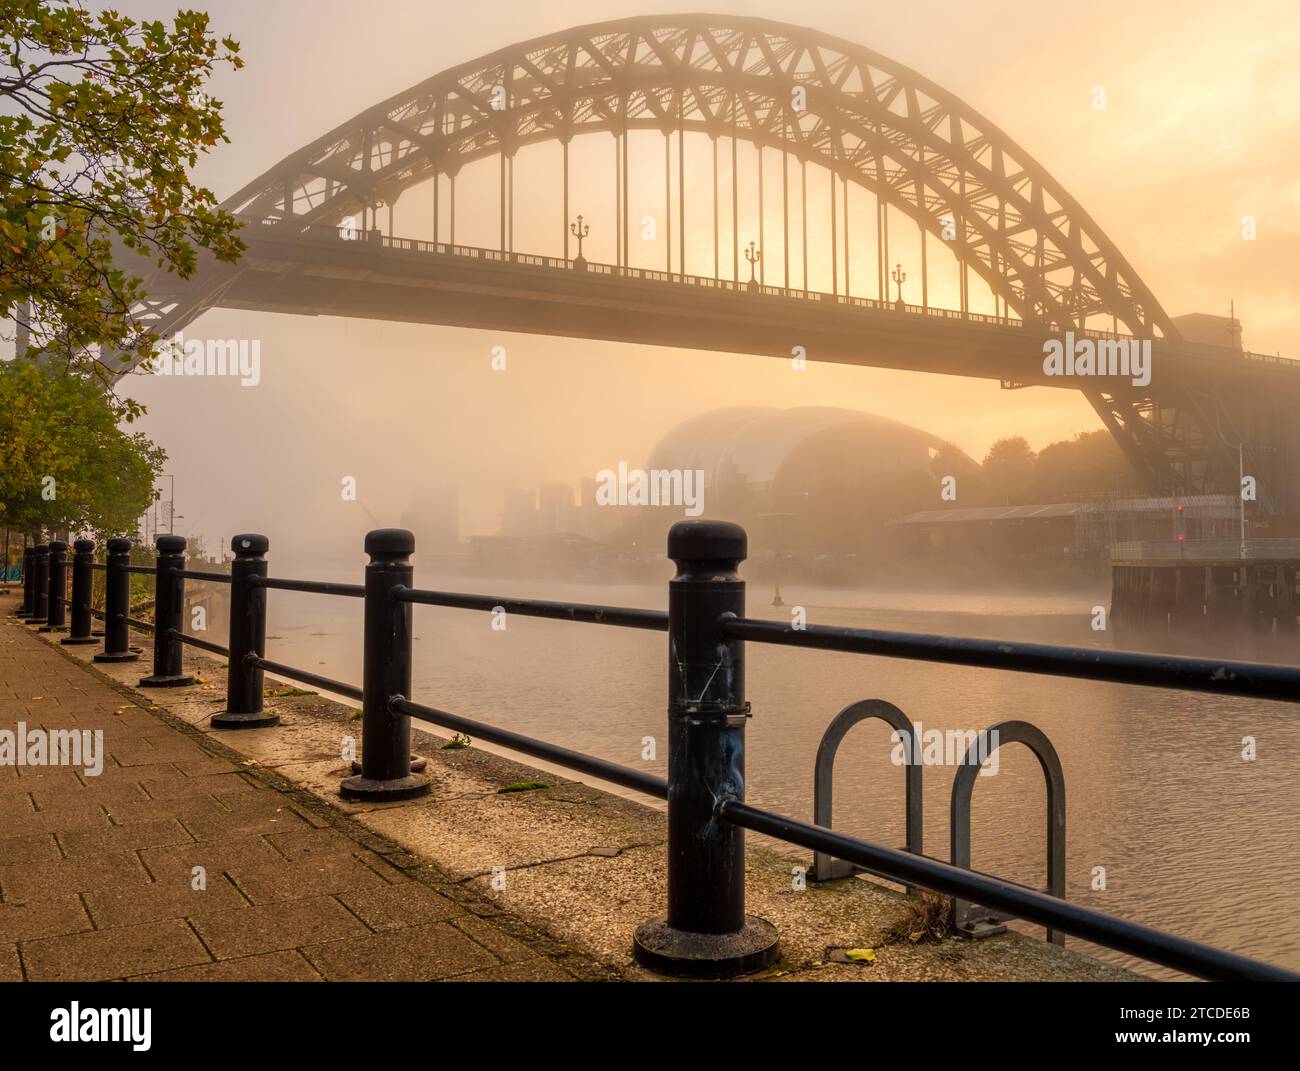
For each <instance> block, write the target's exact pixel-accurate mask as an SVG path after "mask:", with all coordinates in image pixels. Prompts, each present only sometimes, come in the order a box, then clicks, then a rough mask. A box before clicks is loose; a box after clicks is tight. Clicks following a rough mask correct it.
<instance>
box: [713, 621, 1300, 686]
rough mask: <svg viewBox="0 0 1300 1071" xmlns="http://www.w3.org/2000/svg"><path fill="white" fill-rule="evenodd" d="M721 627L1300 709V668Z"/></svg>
mask: <svg viewBox="0 0 1300 1071" xmlns="http://www.w3.org/2000/svg"><path fill="white" fill-rule="evenodd" d="M719 627H720V630H721V631H722V633H723V635H725V636H728V637H730V638H732V639H737V640H752V641H754V642H756V643H771V644H776V645H778V646H784V647H804V648H809V649H812V650H819V651H842V652H847V653H850V654H873V655H881V656H883V657H887V658H908V659H919V660H921V661H925V662H944V663H948V664H949V665H959V666H981V667H983V668H986V669H1005V670H1009V671H1011V672H1014V673H1040V674H1047V675H1049V676H1053V677H1077V678H1081V679H1084V680H1094V681H1108V682H1110V683H1112V684H1136V685H1142V686H1145V687H1148V688H1175V689H1179V690H1182V691H1193V692H1209V693H1212V694H1218V695H1236V696H1248V697H1251V698H1255V699H1276V700H1278V701H1280V702H1287V703H1296V702H1300V668H1297V667H1295V666H1284V665H1276V664H1272V663H1267V662H1230V661H1227V660H1224V659H1209V658H1187V657H1182V656H1176V655H1162V654H1142V653H1139V652H1135V651H1104V650H1102V649H1100V648H1097V647H1061V646H1054V645H1050V644H1043V643H1019V642H1014V643H1013V642H1010V641H1006V640H979V639H971V638H969V637H965V636H935V635H928V634H925V633H914V632H883V631H877V630H874V629H861V628H840V627H837V626H830V625H808V626H806V627H804V628H794V627H793V625H792V624H785V623H783V622H780V621H762V620H753V619H749V618H737V617H730V618H726V619H724V620H723V621H722V622H721V623H720V626H719Z"/></svg>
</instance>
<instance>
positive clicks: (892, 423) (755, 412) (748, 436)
mask: <svg viewBox="0 0 1300 1071" xmlns="http://www.w3.org/2000/svg"><path fill="white" fill-rule="evenodd" d="M973 465H974V462H972V461H971V460H970V459H969V458H968V457H966V455H965V454H962V453H961V451H959V450H957V449H956V447H954V446H952V444H950V443H947V442H945V441H944V440H942V439H940V438H938V437H937V436H935V435H931V434H930V433H928V432H925V431H921V430H920V429H918V428H913V427H909V426H908V425H906V424H902V423H899V422H898V421H896V420H890V419H888V418H886V417H881V416H876V415H875V414H873V413H864V412H860V411H858V410H853V409H841V408H837V407H833V406H802V407H797V408H793V409H776V408H763V407H737V408H727V409H716V410H713V411H712V412H708V413H703V414H701V415H699V416H695V417H691V418H690V419H689V420H685V421H683V422H682V423H680V424H678V425H677V426H676V427H675V428H673V429H672V430H671V431H670V432H668V433H667V434H666V435H665V436H664V437H663V438H662V439H661V440H660V441H659V443H658V445H656V446H655V448H654V450H653V451H652V452H651V454H650V457H649V460H648V464H647V468H649V469H651V470H663V469H667V470H702V471H703V473H704V489H705V491H704V515H705V516H708V517H713V518H719V519H724V520H732V521H736V522H738V523H740V524H743V525H744V526H745V527H746V529H747V530H748V532H749V536H750V554H751V557H760V556H765V555H773V554H776V555H781V556H786V555H790V556H794V557H798V558H803V559H805V560H809V561H811V560H813V559H815V558H818V557H822V556H834V557H840V556H851V555H858V554H862V553H864V552H866V551H868V550H870V549H871V547H872V546H873V545H874V544H875V542H876V539H877V535H878V533H879V531H880V530H881V529H882V528H883V527H884V526H885V525H886V524H888V523H889V522H890V521H893V520H896V519H897V518H899V517H901V516H904V515H906V514H908V513H910V512H913V511H915V510H918V509H925V508H932V507H934V506H937V505H938V504H939V498H938V496H939V478H940V476H942V475H944V474H946V473H950V472H953V471H961V470H964V469H965V468H966V467H967V466H973ZM669 514H671V516H670V515H669ZM678 519H680V512H679V511H670V510H659V509H648V510H643V511H642V520H643V522H645V523H646V524H647V525H648V527H643V528H642V529H641V535H642V537H643V538H646V539H647V540H648V541H649V542H650V544H651V545H661V543H660V540H661V538H662V531H663V530H666V529H667V527H668V526H669V525H671V524H672V523H673V521H675V520H678Z"/></svg>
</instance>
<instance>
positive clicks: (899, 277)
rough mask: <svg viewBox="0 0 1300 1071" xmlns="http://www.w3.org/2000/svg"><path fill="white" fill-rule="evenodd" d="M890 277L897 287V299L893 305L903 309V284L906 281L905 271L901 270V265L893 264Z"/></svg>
mask: <svg viewBox="0 0 1300 1071" xmlns="http://www.w3.org/2000/svg"><path fill="white" fill-rule="evenodd" d="M892 278H893V280H894V285H895V286H897V287H898V300H897V301H896V302H894V306H895V307H896V308H897V309H899V310H900V311H901V310H902V309H903V284H904V283H905V282H907V272H905V271H903V265H901V264H895V265H894V270H893V273H892Z"/></svg>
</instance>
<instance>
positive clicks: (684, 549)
mask: <svg viewBox="0 0 1300 1071" xmlns="http://www.w3.org/2000/svg"><path fill="white" fill-rule="evenodd" d="M748 553H749V541H748V539H747V537H746V535H745V529H743V528H742V527H740V525H738V524H732V523H731V522H730V521H678V522H677V523H676V524H674V525H673V526H672V528H671V529H669V531H668V557H669V558H671V559H672V560H673V561H675V562H683V561H693V562H707V561H716V562H742V561H744V560H745V558H746V557H747V555H748Z"/></svg>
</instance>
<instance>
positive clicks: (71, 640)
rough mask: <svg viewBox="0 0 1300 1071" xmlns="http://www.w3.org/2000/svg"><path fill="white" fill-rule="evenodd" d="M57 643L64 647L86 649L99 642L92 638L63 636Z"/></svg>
mask: <svg viewBox="0 0 1300 1071" xmlns="http://www.w3.org/2000/svg"><path fill="white" fill-rule="evenodd" d="M59 642H60V643H61V644H63V645H64V646H65V647H87V646H89V645H90V644H92V643H98V642H99V641H98V640H97V639H95V637H94V636H65V637H64V638H63V639H61V640H59Z"/></svg>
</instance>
